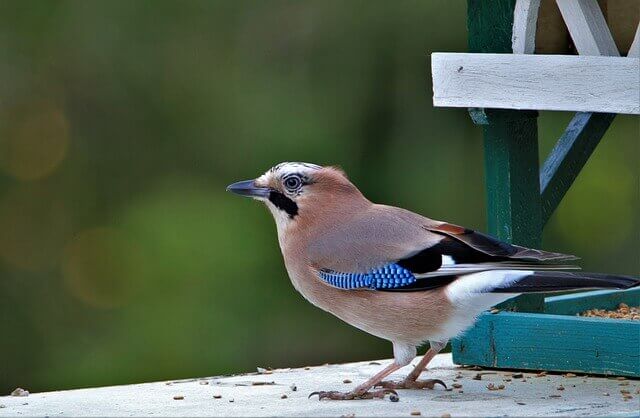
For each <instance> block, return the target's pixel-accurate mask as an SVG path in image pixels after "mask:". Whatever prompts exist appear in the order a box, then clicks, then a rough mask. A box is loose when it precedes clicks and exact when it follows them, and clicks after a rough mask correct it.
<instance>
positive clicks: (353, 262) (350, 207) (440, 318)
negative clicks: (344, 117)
mask: <svg viewBox="0 0 640 418" xmlns="http://www.w3.org/2000/svg"><path fill="white" fill-rule="evenodd" d="M227 191H229V192H233V193H235V194H238V195H241V196H246V197H250V198H253V199H256V200H258V201H261V202H263V203H264V204H266V206H267V208H268V209H269V211H270V212H271V214H272V215H273V218H274V219H275V223H276V228H277V235H278V242H279V246H280V249H281V252H282V255H283V258H284V264H285V267H286V270H287V273H288V275H289V278H290V280H291V282H292V284H293V287H294V288H295V289H296V290H297V291H298V292H299V293H301V294H302V296H303V297H304V298H305V299H307V300H308V301H309V302H311V303H312V304H313V305H315V306H317V307H319V308H320V309H323V310H325V311H327V312H329V313H331V314H333V315H335V316H336V317H338V318H339V319H341V320H343V321H344V322H346V323H348V324H350V325H352V326H354V327H356V328H359V329H361V330H363V331H365V332H367V333H369V334H372V335H374V336H377V337H379V338H382V339H385V340H388V341H390V342H391V343H392V345H393V362H392V363H390V364H389V365H388V366H386V367H384V368H383V369H382V370H381V371H380V372H378V373H376V374H375V375H374V376H372V377H371V378H369V379H367V380H366V381H365V382H363V383H362V384H360V385H358V386H357V387H356V388H354V389H353V390H351V391H347V392H341V391H334V390H327V391H317V392H313V393H312V394H311V395H309V397H311V396H312V395H317V396H318V398H319V399H329V400H352V399H373V398H385V396H387V395H389V396H397V392H396V389H424V388H427V389H434V387H435V385H441V386H443V387H445V388H446V384H445V383H444V382H443V381H441V380H438V379H425V380H419V379H418V378H419V376H420V375H421V374H422V372H423V371H424V370H426V367H427V365H428V364H429V362H430V361H431V360H432V359H433V358H434V357H435V356H436V354H438V352H440V351H441V350H442V349H443V348H444V347H445V346H446V344H447V342H448V341H449V340H450V339H451V338H453V337H455V336H457V335H460V334H461V333H463V332H464V331H465V330H466V329H468V328H469V327H471V326H472V325H473V324H474V322H475V321H476V319H477V317H478V315H479V314H481V313H482V312H483V311H486V310H487V309H490V308H491V307H493V306H495V305H497V304H499V303H501V302H504V301H506V300H508V299H511V298H513V297H516V296H518V295H520V294H523V293H530V292H549V291H566V290H573V289H592V288H615V289H627V288H631V287H635V286H638V285H639V284H640V280H639V279H637V278H634V277H630V276H616V275H609V274H600V273H585V272H582V271H576V269H579V267H576V266H574V265H572V264H570V262H572V261H574V260H577V259H578V258H577V257H575V256H573V255H568V254H562V253H557V252H549V251H543V250H537V249H533V248H526V247H522V246H519V245H514V244H510V243H507V242H502V241H500V240H498V239H496V238H494V237H492V236H490V235H487V234H484V233H482V232H479V231H475V230H472V229H469V228H465V227H461V226H458V225H456V224H453V223H449V222H444V221H438V220H434V219H430V218H427V217H425V216H422V215H419V214H417V213H414V212H411V211H409V210H406V209H402V208H398V207H394V206H388V205H383V204H377V203H373V202H371V201H370V200H368V199H367V198H366V197H365V196H364V195H363V194H362V192H361V191H360V190H359V189H358V188H357V187H356V186H355V185H354V184H353V183H352V182H351V181H350V180H349V179H348V177H347V175H346V174H345V172H344V171H343V170H342V169H340V168H339V167H336V166H320V165H316V164H311V163H302V162H283V163H280V164H277V165H275V166H273V167H272V168H270V169H269V170H267V171H266V172H265V173H264V174H262V175H260V176H259V177H257V178H255V179H252V180H245V181H240V182H236V183H233V184H231V185H229V186H228V187H227ZM427 342H428V343H429V346H430V348H429V349H428V350H427V352H426V354H425V355H424V356H423V357H422V359H421V360H420V361H419V362H418V364H417V365H416V366H415V367H414V369H413V370H412V371H411V372H410V373H409V374H408V375H407V376H406V377H405V378H404V379H403V380H401V381H397V382H394V381H390V380H384V379H385V378H386V377H387V376H389V375H390V374H391V373H393V372H395V371H396V370H398V369H400V368H402V367H404V366H406V365H408V364H410V362H411V361H412V360H413V359H414V358H415V357H416V355H417V348H418V347H420V346H422V345H424V344H426V343H427Z"/></svg>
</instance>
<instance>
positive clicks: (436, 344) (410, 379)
mask: <svg viewBox="0 0 640 418" xmlns="http://www.w3.org/2000/svg"><path fill="white" fill-rule="evenodd" d="M429 344H430V345H431V347H430V348H429V350H428V351H427V352H426V354H425V355H424V356H423V357H422V359H421V360H420V362H419V363H418V364H417V365H416V367H414V368H413V370H412V371H411V373H409V374H408V375H407V377H405V378H404V380H403V381H401V382H392V381H382V382H380V383H378V384H377V385H376V386H380V387H383V388H385V389H433V388H434V386H435V385H436V384H439V385H442V386H443V387H444V388H445V389H446V387H447V385H445V383H444V382H443V381H442V380H440V379H426V380H418V377H419V376H420V374H421V373H422V372H423V371H424V370H425V369H426V368H427V365H428V364H429V362H430V361H431V360H433V358H434V357H435V356H436V354H438V353H439V352H440V350H442V349H443V348H444V347H445V346H446V345H447V342H446V341H445V342H441V341H429Z"/></svg>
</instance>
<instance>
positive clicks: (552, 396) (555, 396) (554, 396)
mask: <svg viewBox="0 0 640 418" xmlns="http://www.w3.org/2000/svg"><path fill="white" fill-rule="evenodd" d="M549 397H550V398H561V397H562V396H560V395H549Z"/></svg>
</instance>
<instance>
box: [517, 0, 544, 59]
mask: <svg viewBox="0 0 640 418" xmlns="http://www.w3.org/2000/svg"><path fill="white" fill-rule="evenodd" d="M539 9H540V0H516V6H515V10H514V12H513V35H512V37H511V49H512V50H513V53H514V54H533V53H534V51H535V49H536V26H537V22H538V10H539Z"/></svg>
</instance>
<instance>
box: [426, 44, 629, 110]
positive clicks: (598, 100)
mask: <svg viewBox="0 0 640 418" xmlns="http://www.w3.org/2000/svg"><path fill="white" fill-rule="evenodd" d="M639 67H640V60H639V59H637V58H620V57H586V56H585V57H583V56H566V55H527V54H525V55H516V54H466V53H461V54H456V53H434V54H432V55H431V70H432V76H433V93H434V94H433V104H434V106H449V107H479V108H500V109H533V110H567V111H578V112H603V113H628V114H640V104H639V102H638V97H640V72H639V71H638V69H639ZM603 74H606V75H607V76H606V77H603V76H602V75H603Z"/></svg>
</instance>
